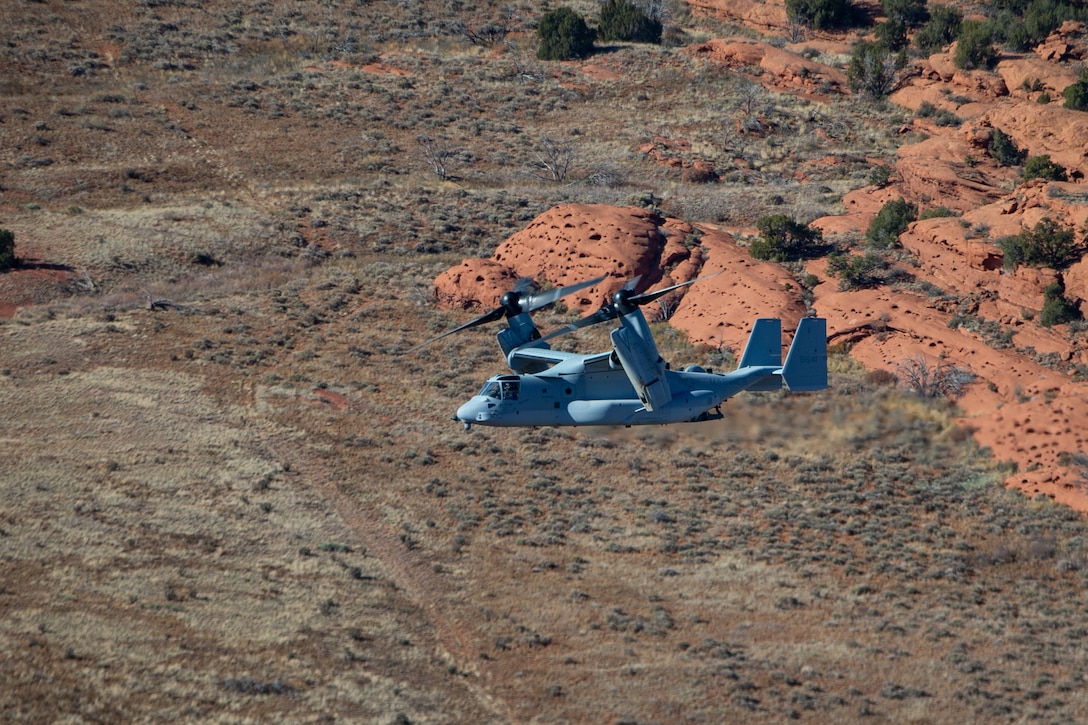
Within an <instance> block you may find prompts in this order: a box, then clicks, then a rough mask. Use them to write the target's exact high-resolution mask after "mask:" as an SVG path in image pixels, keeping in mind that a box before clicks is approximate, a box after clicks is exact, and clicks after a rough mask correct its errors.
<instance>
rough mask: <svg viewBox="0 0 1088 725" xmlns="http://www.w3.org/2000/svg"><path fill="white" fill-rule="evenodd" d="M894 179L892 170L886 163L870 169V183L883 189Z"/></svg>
mask: <svg viewBox="0 0 1088 725" xmlns="http://www.w3.org/2000/svg"><path fill="white" fill-rule="evenodd" d="M891 180H892V170H891V169H890V168H889V167H887V166H885V165H884V164H877V165H876V166H874V167H873V168H872V170H870V171H869V183H870V184H872V185H873V186H875V187H877V188H880V189H883V188H884V187H885V186H887V185H888V182H889V181H891Z"/></svg>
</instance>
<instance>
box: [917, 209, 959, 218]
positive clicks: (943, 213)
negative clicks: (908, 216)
mask: <svg viewBox="0 0 1088 725" xmlns="http://www.w3.org/2000/svg"><path fill="white" fill-rule="evenodd" d="M950 216H956V212H954V211H952V210H951V209H949V208H948V207H947V206H935V207H933V208H931V209H926V210H925V211H923V212H922V213H921V214H919V215H918V219H919V221H920V220H922V219H938V218H943V217H950Z"/></svg>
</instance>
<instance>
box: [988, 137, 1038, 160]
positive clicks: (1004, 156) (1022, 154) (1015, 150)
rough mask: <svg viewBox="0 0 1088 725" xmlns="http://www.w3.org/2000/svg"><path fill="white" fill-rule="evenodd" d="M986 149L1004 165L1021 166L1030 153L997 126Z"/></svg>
mask: <svg viewBox="0 0 1088 725" xmlns="http://www.w3.org/2000/svg"><path fill="white" fill-rule="evenodd" d="M986 151H987V152H988V153H989V154H990V157H991V158H992V159H993V160H994V161H996V162H997V163H999V164H1001V165H1002V166H1019V165H1020V164H1022V163H1024V159H1025V158H1026V157H1027V155H1028V152H1027V151H1025V150H1024V149H1022V148H1020V147H1019V146H1017V145H1016V142H1015V141H1013V140H1012V139H1011V138H1009V135H1008V134H1006V133H1005V132H1004V131H1002V130H1001V129H999V128H995V129H994V132H993V134H992V135H991V136H990V143H989V145H988V146H987V147H986Z"/></svg>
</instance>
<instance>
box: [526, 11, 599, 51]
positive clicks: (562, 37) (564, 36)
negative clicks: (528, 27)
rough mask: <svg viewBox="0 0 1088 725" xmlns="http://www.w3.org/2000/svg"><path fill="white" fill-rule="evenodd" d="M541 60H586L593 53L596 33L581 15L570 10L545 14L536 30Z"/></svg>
mask: <svg viewBox="0 0 1088 725" xmlns="http://www.w3.org/2000/svg"><path fill="white" fill-rule="evenodd" d="M536 34H537V37H538V38H539V39H540V46H539V47H538V48H537V49H536V57H537V58H539V59H540V60H571V59H572V58H586V57H588V56H589V55H590V54H592V53H593V38H594V35H595V33H594V32H593V31H592V30H591V29H590V28H589V26H588V25H586V21H585V20H584V19H583V18H582V16H581V15H579V14H578V13H576V12H574V11H573V10H571V9H570V8H558V9H556V10H553V11H551V12H550V13H545V14H544V16H543V17H542V18H541V19H540V25H538V26H537V29H536Z"/></svg>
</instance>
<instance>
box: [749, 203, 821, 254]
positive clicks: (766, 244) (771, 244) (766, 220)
mask: <svg viewBox="0 0 1088 725" xmlns="http://www.w3.org/2000/svg"><path fill="white" fill-rule="evenodd" d="M756 228H757V229H759V238H758V239H756V240H755V241H753V242H752V244H751V246H749V248H748V253H749V254H750V255H752V257H753V258H754V259H763V260H771V261H774V262H789V261H795V260H799V259H808V258H811V257H817V256H819V255H820V254H823V252H824V249H825V247H824V243H823V241H824V239H823V234H822V233H821V232H820V230H819V229H813V228H811V227H809V226H808V225H807V224H801V223H799V222H796V221H794V220H793V219H790V218H789V217H788V216H786V215H785V214H771V215H770V216H765V217H761V218H760V219H759V220H758V221H757V222H756Z"/></svg>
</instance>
